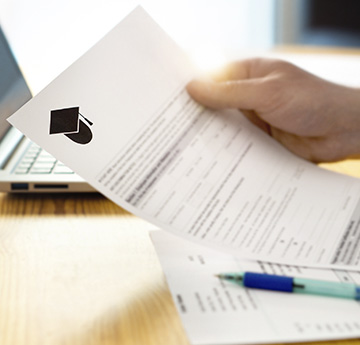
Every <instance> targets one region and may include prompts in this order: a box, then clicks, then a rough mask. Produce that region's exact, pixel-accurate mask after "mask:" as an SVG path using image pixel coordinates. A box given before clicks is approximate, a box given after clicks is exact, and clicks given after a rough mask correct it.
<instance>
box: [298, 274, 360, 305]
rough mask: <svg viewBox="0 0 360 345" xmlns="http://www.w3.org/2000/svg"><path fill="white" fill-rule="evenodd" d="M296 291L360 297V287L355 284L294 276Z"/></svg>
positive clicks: (353, 297)
mask: <svg viewBox="0 0 360 345" xmlns="http://www.w3.org/2000/svg"><path fill="white" fill-rule="evenodd" d="M294 292H297V293H304V294H311V295H322V296H334V297H343V298H352V299H357V300H359V299H360V289H359V287H358V286H356V285H355V284H349V283H339V282H330V281H321V280H311V279H302V278H294Z"/></svg>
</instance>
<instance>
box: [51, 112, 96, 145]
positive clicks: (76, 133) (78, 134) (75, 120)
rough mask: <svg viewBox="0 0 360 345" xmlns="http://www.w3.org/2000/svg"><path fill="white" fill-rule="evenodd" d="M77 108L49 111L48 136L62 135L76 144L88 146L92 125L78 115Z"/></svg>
mask: <svg viewBox="0 0 360 345" xmlns="http://www.w3.org/2000/svg"><path fill="white" fill-rule="evenodd" d="M79 109H80V108H79V107H73V108H65V109H56V110H51V112H50V133H49V134H50V135H52V134H64V135H65V136H67V137H68V138H69V139H70V140H72V141H74V142H75V143H78V144H82V145H84V144H88V143H89V142H90V141H91V139H92V137H93V135H92V132H91V129H90V127H89V126H92V125H93V123H92V122H91V121H89V120H88V119H87V118H86V117H84V116H83V115H81V114H80V112H79Z"/></svg>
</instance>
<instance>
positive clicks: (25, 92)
mask: <svg viewBox="0 0 360 345" xmlns="http://www.w3.org/2000/svg"><path fill="white" fill-rule="evenodd" d="M31 97H32V95H31V92H30V90H29V88H28V86H27V84H26V81H25V79H24V77H23V75H22V73H21V71H20V68H19V66H18V64H17V62H16V60H15V58H14V56H13V54H12V52H11V49H10V46H9V44H8V42H7V40H6V38H5V35H4V33H3V30H2V29H1V27H0V191H1V192H22V193H25V192H30V193H34V192H42V193H43V192H52V193H55V192H95V189H94V188H93V187H91V186H90V185H89V184H88V183H86V182H85V181H84V180H83V179H82V178H81V177H80V176H78V175H76V174H75V173H74V172H73V171H72V170H70V169H69V168H68V167H66V166H65V165H64V164H62V163H61V162H59V161H57V160H56V159H55V158H54V157H53V156H51V155H50V154H49V153H47V152H46V151H44V150H43V149H42V148H40V147H39V146H37V145H36V144H34V143H33V142H31V141H30V140H29V139H27V138H26V137H25V136H24V135H23V134H22V133H20V132H19V131H18V130H17V129H15V128H13V127H11V125H10V124H9V123H8V122H7V121H6V118H7V117H9V116H10V115H11V114H13V113H14V112H15V111H16V110H18V109H19V108H20V107H21V106H22V105H23V104H25V103H26V102H27V101H28V100H29V99H30V98H31Z"/></svg>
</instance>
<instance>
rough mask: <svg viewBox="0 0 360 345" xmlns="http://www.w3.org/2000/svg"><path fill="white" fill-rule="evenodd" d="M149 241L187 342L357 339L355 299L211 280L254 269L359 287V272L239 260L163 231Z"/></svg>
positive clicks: (359, 317)
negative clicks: (248, 286)
mask: <svg viewBox="0 0 360 345" xmlns="http://www.w3.org/2000/svg"><path fill="white" fill-rule="evenodd" d="M151 237H152V240H153V243H154V246H155V249H156V251H157V254H158V257H159V260H160V263H161V265H162V267H163V270H164V273H165V276H166V278H167V282H168V285H169V288H170V291H171V294H172V297H173V300H174V303H175V305H176V308H177V310H178V312H179V315H180V317H181V320H182V322H183V325H184V329H185V331H186V333H187V335H188V338H189V340H190V343H191V344H198V345H200V344H201V345H205V344H207V345H210V344H253V343H282V342H287V343H288V342H304V341H319V340H332V339H340V338H341V339H345V338H357V337H360V302H358V301H355V300H348V299H342V298H333V297H323V296H311V295H302V294H294V293H293V294H292V293H284V292H275V291H265V290H256V289H247V288H243V287H240V286H237V285H235V284H233V283H230V282H226V281H221V280H219V279H218V278H216V277H215V276H214V275H215V274H219V273H224V272H240V271H253V272H261V273H268V274H277V275H286V276H291V277H302V278H310V279H323V280H329V281H340V282H352V283H356V284H360V273H359V272H353V273H350V272H346V271H341V270H322V269H315V268H302V267H295V266H288V265H286V266H285V265H284V266H282V265H278V264H270V263H264V262H260V261H257V262H256V261H242V260H239V259H236V258H235V257H233V256H230V255H227V254H223V253H220V252H219V251H214V250H212V249H210V248H205V247H204V246H199V245H197V244H194V243H190V242H189V241H184V240H183V239H180V238H178V237H175V236H173V235H171V234H169V233H165V232H163V231H154V232H152V233H151Z"/></svg>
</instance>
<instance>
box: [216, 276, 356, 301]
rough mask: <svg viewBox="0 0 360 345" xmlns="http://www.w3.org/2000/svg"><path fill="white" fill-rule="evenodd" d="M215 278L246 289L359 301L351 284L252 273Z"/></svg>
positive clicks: (354, 287) (354, 285) (354, 286)
mask: <svg viewBox="0 0 360 345" xmlns="http://www.w3.org/2000/svg"><path fill="white" fill-rule="evenodd" d="M216 277H218V278H220V279H223V280H226V281H230V282H233V283H235V284H238V285H240V286H244V287H248V288H255V289H265V290H273V291H282V292H294V293H303V294H311V295H321V296H331V297H342V298H351V299H355V300H360V286H358V285H356V284H351V283H339V282H331V281H325V280H313V279H305V278H293V277H285V276H278V275H273V274H263V273H254V272H240V273H222V274H217V275H216Z"/></svg>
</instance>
